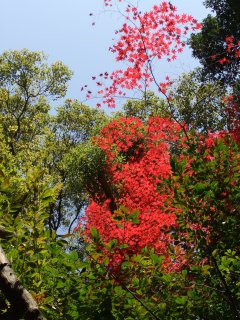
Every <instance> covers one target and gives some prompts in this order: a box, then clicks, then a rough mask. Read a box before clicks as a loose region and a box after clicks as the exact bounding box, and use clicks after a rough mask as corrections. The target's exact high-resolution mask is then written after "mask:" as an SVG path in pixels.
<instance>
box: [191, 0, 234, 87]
mask: <svg viewBox="0 0 240 320" xmlns="http://www.w3.org/2000/svg"><path fill="white" fill-rule="evenodd" d="M204 3H205V5H206V7H207V8H211V9H212V11H213V12H214V13H215V15H214V16H213V15H208V16H207V18H205V19H204V20H203V22H202V29H201V31H200V32H199V33H197V34H193V35H192V36H191V40H190V45H191V48H192V50H193V56H194V57H195V58H198V59H199V60H200V62H201V64H202V66H203V70H202V74H203V76H204V78H206V79H216V80H220V81H221V82H222V83H223V84H224V85H225V86H227V87H229V86H234V85H236V84H237V83H238V82H239V63H240V62H239V61H240V59H239V56H238V55H236V54H235V53H236V51H237V50H238V49H239V39H240V33H239V30H240V15H239V12H240V7H239V1H237V0H221V1H215V0H207V1H205V2H204ZM229 37H230V38H231V37H232V41H233V47H232V48H231V49H228V45H227V38H229Z"/></svg>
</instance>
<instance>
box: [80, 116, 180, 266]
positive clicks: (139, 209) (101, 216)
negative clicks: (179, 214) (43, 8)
mask: <svg viewBox="0 0 240 320" xmlns="http://www.w3.org/2000/svg"><path fill="white" fill-rule="evenodd" d="M178 132H179V127H178V125H177V124H176V123H174V122H173V121H171V120H169V119H161V118H159V117H154V118H150V119H149V122H148V124H147V125H144V124H143V123H142V122H141V121H140V120H139V119H136V118H120V119H117V120H114V121H112V123H110V124H109V125H108V126H107V127H105V128H104V129H103V130H102V132H101V134H100V136H99V137H97V138H96V140H95V143H97V144H98V146H100V147H101V148H102V150H104V152H105V154H106V155H107V163H106V170H107V172H108V174H110V175H111V179H110V181H111V183H112V184H113V186H111V188H112V189H113V188H114V192H115V193H114V200H115V202H116V206H117V208H119V209H118V210H115V211H114V212H111V210H110V208H109V202H110V200H109V199H107V200H106V201H105V202H104V203H101V202H96V201H93V200H91V203H90V205H89V206H88V208H87V211H86V219H87V221H85V222H84V228H85V234H86V235H87V236H88V237H91V232H90V229H91V228H93V227H94V228H96V229H97V230H98V232H99V233H100V236H101V239H102V240H103V241H104V243H105V244H106V243H108V242H109V241H111V240H113V239H116V243H117V245H118V248H117V249H115V250H113V251H112V252H111V251H109V252H106V254H107V255H108V256H109V257H110V259H111V261H112V262H111V264H112V265H115V266H116V265H118V264H119V263H120V262H121V261H122V260H123V258H124V255H125V254H127V255H129V256H131V255H133V254H137V253H140V252H141V250H142V248H144V247H145V246H149V247H151V248H155V250H156V252H157V253H158V254H164V255H165V257H167V251H168V250H167V246H168V245H169V244H170V235H166V234H165V233H164V232H163V230H165V231H166V230H169V227H170V226H173V225H174V224H175V214H174V213H173V209H172V208H171V205H169V203H168V204H166V202H168V201H169V196H170V197H171V195H169V194H168V193H167V192H166V191H163V190H162V189H161V183H162V181H163V179H164V178H167V177H168V176H169V174H170V172H171V170H170V163H169V143H170V142H171V143H173V142H174V141H176V140H177V139H178V138H177V137H178V135H177V133H178ZM99 198H101V197H99ZM166 205H167V206H166ZM126 208H127V209H126ZM134 221H135V222H134ZM80 225H81V223H80ZM123 244H126V245H127V246H124V248H122V249H119V246H121V245H123Z"/></svg>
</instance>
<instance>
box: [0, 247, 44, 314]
mask: <svg viewBox="0 0 240 320" xmlns="http://www.w3.org/2000/svg"><path fill="white" fill-rule="evenodd" d="M0 290H1V292H2V293H3V294H4V296H5V297H6V299H7V300H8V301H9V303H10V310H9V312H7V313H6V314H5V316H3V318H4V319H11V320H19V319H25V320H46V319H45V318H44V317H42V316H41V315H40V312H39V308H38V305H37V303H36V301H35V300H34V299H33V297H32V295H31V294H30V293H29V292H28V291H27V290H26V289H25V288H24V287H23V286H22V284H21V283H20V282H19V280H18V279H17V277H16V275H15V273H14V272H13V270H12V268H11V265H10V263H9V261H8V259H7V257H6V255H5V253H4V251H3V249H2V247H1V246H0Z"/></svg>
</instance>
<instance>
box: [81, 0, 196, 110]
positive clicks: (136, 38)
mask: <svg viewBox="0 0 240 320" xmlns="http://www.w3.org/2000/svg"><path fill="white" fill-rule="evenodd" d="M120 2H121V1H120ZM105 5H106V6H111V5H112V1H108V0H107V1H105ZM124 16H125V22H124V24H123V25H122V27H121V28H120V29H119V30H117V31H116V32H115V34H116V35H117V37H118V39H117V40H116V43H115V44H114V45H113V46H112V47H110V48H109V50H110V51H111V52H112V53H113V54H114V55H115V60H116V61H117V62H124V63H126V65H127V67H121V69H117V70H115V71H113V72H111V73H108V72H103V73H101V74H100V75H99V76H94V77H93V80H95V81H96V84H97V86H98V87H99V90H98V94H99V95H100V96H101V97H102V98H103V102H102V103H103V104H104V105H107V106H108V107H115V105H116V101H115V99H116V97H125V96H126V91H129V90H131V91H132V90H135V89H138V90H140V91H141V92H144V91H145V90H146V88H149V86H150V84H151V83H155V85H156V86H157V90H158V91H159V92H160V93H162V94H164V95H165V96H166V93H167V88H168V86H169V85H170V84H171V81H170V79H169V77H168V76H167V77H166V81H159V80H158V79H157V77H156V74H154V72H153V66H152V63H153V61H154V62H155V61H156V60H158V61H159V60H163V59H166V60H167V61H168V62H170V61H172V60H175V59H176V57H177V55H178V54H179V53H180V52H182V51H183V48H184V47H185V38H186V35H188V34H189V32H190V31H194V30H198V29H200V28H201V25H200V24H199V23H198V22H197V21H196V20H195V19H194V18H193V17H192V16H191V15H187V14H179V13H177V9H176V7H175V6H173V5H172V4H171V3H170V2H166V1H162V2H161V3H160V4H158V5H154V6H153V8H152V9H151V10H150V11H148V12H143V13H142V12H141V11H139V10H138V8H137V7H136V6H133V5H131V4H129V3H128V2H126V8H125V12H124ZM106 81H109V84H106V85H105V84H104V82H106ZM84 88H85V89H86V90H88V89H87V86H85V87H83V88H82V90H83V89H84ZM91 95H92V92H91V91H89V90H88V92H87V94H86V98H87V99H89V98H90V97H91ZM100 105H101V103H99V104H98V106H100Z"/></svg>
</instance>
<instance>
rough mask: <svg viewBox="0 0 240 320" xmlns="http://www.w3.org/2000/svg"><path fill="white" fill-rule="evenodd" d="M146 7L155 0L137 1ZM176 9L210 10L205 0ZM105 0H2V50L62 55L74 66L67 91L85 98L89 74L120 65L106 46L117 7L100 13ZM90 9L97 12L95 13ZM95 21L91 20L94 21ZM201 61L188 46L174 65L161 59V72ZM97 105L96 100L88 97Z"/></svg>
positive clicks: (183, 1) (181, 0)
mask: <svg viewBox="0 0 240 320" xmlns="http://www.w3.org/2000/svg"><path fill="white" fill-rule="evenodd" d="M138 2H139V5H140V6H141V7H142V8H143V9H147V8H150V7H151V6H152V5H153V4H155V3H157V1H153V0H141V1H138ZM171 2H172V3H173V4H174V5H176V6H177V8H178V11H179V12H180V13H181V12H185V13H188V14H191V15H192V16H194V17H195V18H196V19H198V20H199V21H201V20H202V19H203V18H204V17H205V16H206V15H207V13H208V12H209V11H207V10H206V9H205V8H204V6H203V4H202V0H172V1H171ZM102 11H103V5H102V0H21V1H19V0H2V1H1V12H2V15H1V20H0V34H1V42H0V51H1V52H2V51H3V50H9V49H16V50H19V49H22V48H27V49H29V50H40V51H44V52H45V53H46V54H48V56H49V62H53V61H56V60H61V61H63V62H64V63H65V64H66V65H67V66H68V67H69V68H70V69H71V70H72V71H73V72H74V76H73V79H72V81H71V82H70V84H69V91H68V97H70V98H73V99H74V98H78V99H80V100H81V95H80V88H81V86H82V85H83V84H86V83H90V82H91V76H92V75H96V74H99V73H100V72H102V71H111V70H113V69H114V68H115V67H116V63H115V62H114V58H113V56H112V55H111V54H110V52H109V51H108V47H109V46H110V45H111V44H112V38H113V37H114V30H115V29H117V27H118V26H119V25H120V24H121V18H120V17H119V14H116V13H110V12H109V13H104V14H103V13H101V12H102ZM89 13H94V14H96V15H95V16H94V18H92V17H90V16H89ZM93 19H94V22H95V23H96V25H95V26H92V22H93ZM196 65H197V62H196V61H194V60H193V59H192V58H191V53H190V52H189V51H188V50H187V51H186V52H185V53H184V54H183V55H181V56H179V58H178V59H177V62H176V63H175V64H174V65H172V66H171V65H166V64H164V65H162V66H161V68H160V69H161V70H159V72H161V73H162V75H163V76H165V75H167V74H168V75H170V76H174V77H176V76H177V75H180V74H181V73H182V72H187V71H189V70H190V69H192V68H193V67H194V66H196ZM89 104H91V105H93V104H94V102H89Z"/></svg>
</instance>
